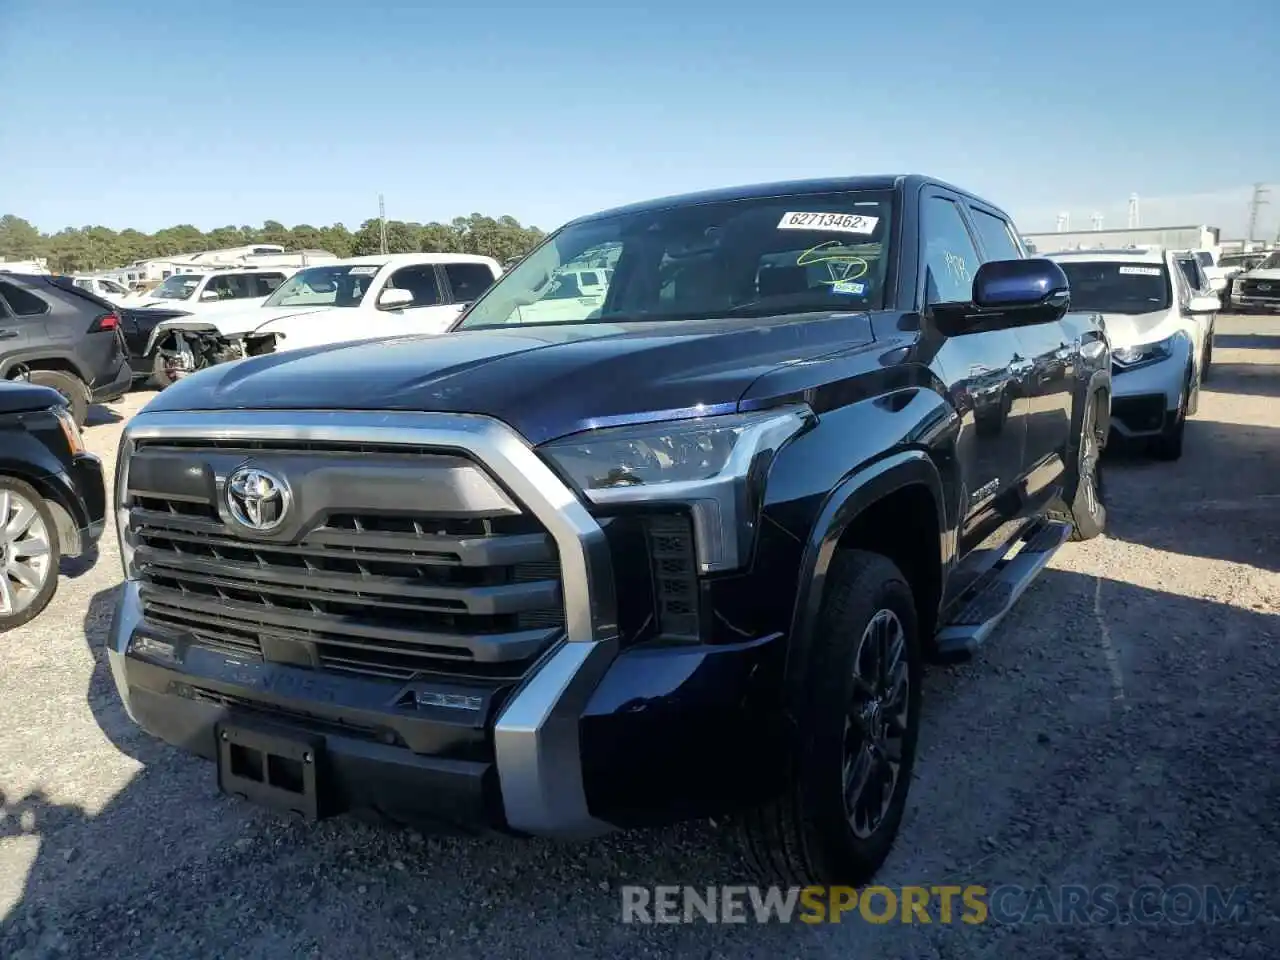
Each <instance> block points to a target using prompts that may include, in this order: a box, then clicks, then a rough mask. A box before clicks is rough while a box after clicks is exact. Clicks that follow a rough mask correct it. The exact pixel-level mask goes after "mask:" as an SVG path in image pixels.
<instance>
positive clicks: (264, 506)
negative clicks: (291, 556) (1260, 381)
mask: <svg viewBox="0 0 1280 960" xmlns="http://www.w3.org/2000/svg"><path fill="white" fill-rule="evenodd" d="M290 500H291V496H290V494H289V486H288V484H286V483H285V482H284V481H283V480H282V479H280V478H279V477H277V476H276V475H275V474H272V473H269V472H268V471H266V470H260V469H258V468H257V467H249V466H244V467H240V468H239V469H237V470H236V471H235V472H233V473H232V474H231V476H229V477H227V486H226V501H227V509H228V510H229V511H230V512H231V517H232V519H234V520H235V522H236V523H238V524H240V525H241V526H242V527H247V528H248V529H250V530H253V531H254V532H255V533H268V532H269V531H271V530H274V529H275V528H276V527H278V526H280V524H282V523H284V518H285V515H286V514H287V513H288V512H289V503H290Z"/></svg>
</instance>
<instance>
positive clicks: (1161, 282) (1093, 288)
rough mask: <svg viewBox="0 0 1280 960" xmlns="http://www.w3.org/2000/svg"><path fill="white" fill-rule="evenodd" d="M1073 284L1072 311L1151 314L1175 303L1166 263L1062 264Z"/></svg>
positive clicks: (1075, 261)
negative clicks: (1172, 299) (1172, 302)
mask: <svg viewBox="0 0 1280 960" xmlns="http://www.w3.org/2000/svg"><path fill="white" fill-rule="evenodd" d="M1058 266H1060V267H1062V271H1063V273H1065V274H1066V275H1067V281H1068V282H1069V283H1070V284H1071V309H1072V310H1096V311H1097V312H1098V313H1131V314H1137V313H1151V312H1153V311H1156V310H1167V309H1169V304H1170V302H1171V292H1170V289H1169V273H1168V271H1167V270H1166V269H1165V267H1164V265H1163V264H1153V263H1116V262H1111V263H1107V262H1100V261H1093V262H1085V263H1081V262H1080V261H1078V260H1072V261H1059V262H1058Z"/></svg>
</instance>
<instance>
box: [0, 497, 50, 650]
mask: <svg viewBox="0 0 1280 960" xmlns="http://www.w3.org/2000/svg"><path fill="white" fill-rule="evenodd" d="M59 559H60V555H59V552H58V528H57V527H56V526H55V524H54V520H53V512H52V511H51V510H50V509H49V505H48V504H47V503H45V501H44V498H43V497H41V496H40V494H39V493H37V492H36V490H35V489H34V488H33V487H31V486H30V485H29V484H26V483H24V482H23V481H21V480H18V479H17V478H15V477H3V476H0V633H3V632H5V631H6V630H12V629H13V628H14V627H20V626H22V625H23V624H24V623H28V622H29V621H31V620H34V619H35V618H36V617H38V616H39V615H40V613H41V612H42V611H43V610H44V608H45V607H47V606H48V605H49V601H50V600H52V599H53V595H54V593H55V592H56V591H57V589H58V561H59Z"/></svg>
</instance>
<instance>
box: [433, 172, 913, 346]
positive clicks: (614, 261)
mask: <svg viewBox="0 0 1280 960" xmlns="http://www.w3.org/2000/svg"><path fill="white" fill-rule="evenodd" d="M892 210H893V204H892V197H891V195H890V194H889V193H887V192H874V193H870V192H856V193H853V192H842V193H830V194H808V195H801V196H790V197H768V198H763V199H750V200H730V201H721V202H718V203H699V204H687V205H684V206H675V207H668V208H666V209H662V210H646V211H643V212H639V213H621V214H617V215H615V216H609V217H603V218H598V219H592V220H587V221H583V222H579V223H573V224H570V225H569V226H567V227H565V228H564V229H562V230H560V231H559V232H558V233H555V234H553V235H552V236H551V237H550V238H549V239H548V240H547V241H545V242H544V243H543V244H542V245H541V246H540V247H538V248H537V249H536V250H534V251H533V252H532V253H530V254H529V255H528V256H527V257H525V258H524V259H523V260H522V261H520V263H518V264H517V265H516V266H515V267H513V268H512V269H511V271H510V272H508V273H507V274H505V275H504V276H503V277H502V278H501V279H500V280H498V282H497V283H496V284H494V285H493V286H492V287H490V288H489V290H488V292H487V293H485V295H484V296H483V297H481V298H480V299H479V300H478V301H476V304H475V306H473V307H472V308H471V310H470V311H468V312H467V313H466V314H465V315H464V316H463V318H462V320H461V321H460V322H459V324H458V326H457V327H456V328H455V329H460V330H474V329H478V328H483V327H497V326H507V325H515V324H548V323H610V322H625V321H649V320H698V319H708V318H713V317H760V316H775V315H778V314H784V313H802V312H810V311H826V310H868V309H877V308H879V307H880V306H881V305H882V304H883V303H884V281H885V272H886V270H887V262H888V252H889V251H888V242H887V240H886V239H885V238H886V237H888V236H889V227H890V217H891V214H892Z"/></svg>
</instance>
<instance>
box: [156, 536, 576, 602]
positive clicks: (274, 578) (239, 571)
mask: <svg viewBox="0 0 1280 960" xmlns="http://www.w3.org/2000/svg"><path fill="white" fill-rule="evenodd" d="M134 556H135V559H136V562H137V564H138V569H139V571H140V572H143V573H144V574H145V573H151V574H153V575H155V576H161V577H166V578H181V579H183V580H184V581H189V582H192V583H201V584H205V585H207V586H213V587H227V588H229V589H241V590H243V589H258V590H261V591H262V592H263V594H264V595H265V596H271V595H273V594H277V595H280V596H288V597H296V598H299V599H308V598H312V599H315V600H317V601H320V602H323V601H341V602H358V603H368V604H373V605H375V606H385V607H390V608H394V609H400V610H422V611H434V612H437V613H463V614H467V613H469V614H474V615H476V616H499V615H501V614H508V613H524V612H528V611H534V610H541V609H544V608H547V607H552V606H556V605H557V604H558V603H559V601H560V585H559V582H558V581H552V580H531V581H526V582H523V583H509V584H500V585H492V586H476V587H453V586H447V585H444V584H432V583H429V582H428V583H423V582H422V581H421V579H420V578H410V577H386V576H373V575H370V574H365V575H363V576H358V577H357V576H341V575H338V574H326V573H323V572H321V571H319V570H315V569H307V568H305V567H298V568H292V569H286V570H280V569H278V568H273V567H270V566H267V565H265V564H262V563H257V564H251V563H242V562H235V561H228V560H224V561H215V560H206V559H202V558H199V557H189V556H185V555H183V554H180V553H174V552H171V551H162V550H156V549H154V548H150V547H142V548H140V549H139V550H138V551H137V553H136V554H135V555H134Z"/></svg>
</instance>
